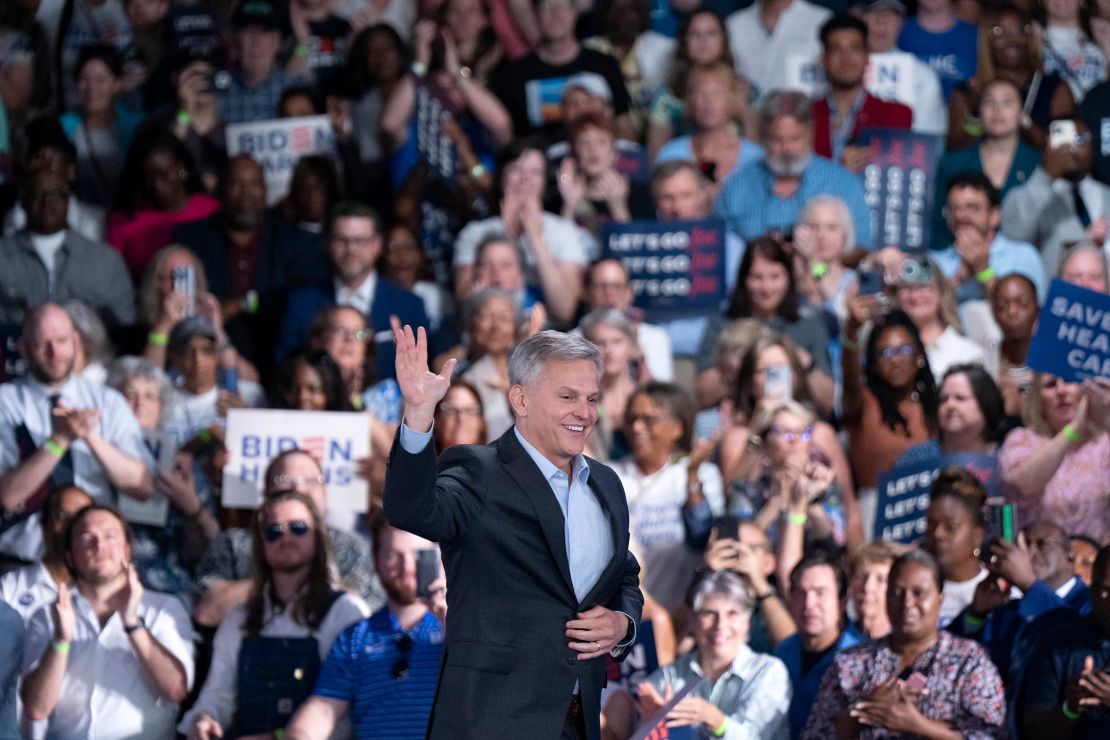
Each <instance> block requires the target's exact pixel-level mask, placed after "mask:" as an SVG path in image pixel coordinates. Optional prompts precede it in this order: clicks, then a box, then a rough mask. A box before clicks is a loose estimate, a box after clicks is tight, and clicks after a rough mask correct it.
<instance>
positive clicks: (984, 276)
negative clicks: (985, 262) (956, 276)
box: [975, 267, 994, 283]
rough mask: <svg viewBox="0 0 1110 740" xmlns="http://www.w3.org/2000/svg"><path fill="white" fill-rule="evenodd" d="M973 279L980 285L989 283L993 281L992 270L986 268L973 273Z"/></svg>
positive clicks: (991, 268)
mask: <svg viewBox="0 0 1110 740" xmlns="http://www.w3.org/2000/svg"><path fill="white" fill-rule="evenodd" d="M975 279H976V280H978V281H979V282H981V283H989V282H990V281H991V280H994V268H993V267H988V268H987V269H985V270H982V271H980V272H977V273H975Z"/></svg>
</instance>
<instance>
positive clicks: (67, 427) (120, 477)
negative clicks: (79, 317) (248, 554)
mask: <svg viewBox="0 0 1110 740" xmlns="http://www.w3.org/2000/svg"><path fill="white" fill-rule="evenodd" d="M79 341H80V338H79V337H78V336H77V331H76V330H75V329H74V327H73V322H72V321H71V320H70V317H69V314H67V313H66V311H65V309H63V308H62V307H61V306H58V305H57V304H54V303H45V304H43V305H41V306H39V307H37V308H35V309H33V310H32V311H31V312H30V313H29V314H28V315H27V318H26V320H25V321H24V323H23V337H22V339H21V340H20V347H21V350H22V353H23V356H24V358H26V360H27V364H28V375H26V376H25V377H22V378H19V379H17V380H14V381H12V382H10V383H6V384H4V385H2V386H0V563H3V564H5V565H7V566H9V567H10V566H12V565H24V564H26V563H28V562H33V561H36V560H38V559H39V558H40V557H41V556H42V551H43V534H42V527H41V526H40V524H39V520H38V517H34V516H32V514H34V513H35V512H36V511H38V510H39V508H40V507H41V506H42V502H43V499H45V497H46V493H47V491H49V489H51V488H53V487H55V486H60V485H64V484H74V483H75V484H77V485H78V486H80V487H81V488H82V489H84V490H85V491H87V492H88V493H89V495H90V496H92V497H93V498H94V499H95V500H97V501H99V502H106V501H112V500H113V497H114V495H115V491H120V492H123V493H126V494H128V495H129V496H133V497H135V498H138V499H141V500H142V499H147V498H149V497H150V494H151V492H152V491H153V484H154V479H153V477H152V474H151V470H152V469H153V467H154V462H153V460H152V459H151V457H150V453H149V452H148V451H147V448H146V445H145V444H144V443H143V435H142V430H140V429H139V424H138V422H137V421H136V420H135V416H134V415H133V414H132V413H131V409H130V408H128V406H127V402H126V401H125V400H124V398H123V396H121V395H120V394H119V393H118V392H117V391H115V390H113V389H111V388H108V387H106V386H99V385H94V384H93V383H90V382H89V381H88V380H86V379H84V378H82V377H81V376H80V375H78V374H76V373H74V372H73V365H74V359H75V357H76V352H77V342H79ZM0 569H3V568H0Z"/></svg>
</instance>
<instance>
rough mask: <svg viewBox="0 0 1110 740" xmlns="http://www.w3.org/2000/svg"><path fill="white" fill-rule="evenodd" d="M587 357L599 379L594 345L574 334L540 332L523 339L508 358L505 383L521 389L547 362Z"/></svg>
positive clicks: (534, 377) (536, 377)
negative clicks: (595, 369)
mask: <svg viewBox="0 0 1110 740" xmlns="http://www.w3.org/2000/svg"><path fill="white" fill-rule="evenodd" d="M578 360H589V361H590V362H592V363H593V364H594V366H595V367H596V368H597V377H598V378H601V371H602V366H601V352H600V351H599V350H598V348H597V346H596V345H595V344H594V343H593V342H591V341H590V340H588V339H586V338H585V337H580V336H577V335H575V334H564V333H563V332H561V331H553V330H551V329H548V330H547V331H541V332H539V333H537V334H533V335H532V336H530V337H528V338H527V339H525V340H524V341H523V342H521V343H520V344H518V345H517V346H516V349H515V350H513V355H512V357H510V358H509V385H520V386H524V387H525V388H527V387H529V386H531V385H533V384H534V383H535V382H536V381H537V380H538V379H539V377H540V373H541V372H543V366H544V364H546V363H548V362H576V361H578Z"/></svg>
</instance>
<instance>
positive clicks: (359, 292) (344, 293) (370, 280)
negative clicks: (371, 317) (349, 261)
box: [334, 270, 378, 306]
mask: <svg viewBox="0 0 1110 740" xmlns="http://www.w3.org/2000/svg"><path fill="white" fill-rule="evenodd" d="M334 282H335V297H336V298H337V299H338V300H339V301H343V300H344V299H350V298H355V299H357V300H358V301H360V302H362V303H365V304H366V305H367V306H369V305H370V304H371V303H372V302H373V300H374V290H375V288H377V287H378V274H377V272H375V271H373V270H371V271H370V274H369V275H367V276H366V279H365V280H363V281H362V284H361V285H359V286H358V287H357V288H355V289H354V290H351V289H350V288H347V287H346V286H344V285H342V284H341V283H340V282H339V281H338V280H335V281H334Z"/></svg>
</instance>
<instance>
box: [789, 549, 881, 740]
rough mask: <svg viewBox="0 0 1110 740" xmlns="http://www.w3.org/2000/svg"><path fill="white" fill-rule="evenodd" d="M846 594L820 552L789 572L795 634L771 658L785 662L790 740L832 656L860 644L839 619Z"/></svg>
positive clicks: (838, 572) (836, 570)
mask: <svg viewBox="0 0 1110 740" xmlns="http://www.w3.org/2000/svg"><path fill="white" fill-rule="evenodd" d="M847 592H848V578H847V576H845V574H844V571H843V570H842V569H841V567H840V565H839V564H837V562H836V560H835V559H833V558H832V557H831V556H830V555H827V554H826V553H824V552H821V551H818V552H815V553H814V554H812V555H808V556H806V557H804V558H802V560H801V561H800V562H799V563H798V564H797V565H795V566H794V570H792V571H790V598H789V602H790V613H791V615H793V617H794V623H795V624H797V625H798V631H797V632H796V633H795V634H793V635H791V636H790V637H788V638H786V639H785V640H783V641H782V642H780V643H779V645H778V647H776V648H775V657H776V658H778V659H779V660H781V661H782V662H783V663H785V664H786V670H788V671H789V672H790V682H791V683H792V684H793V685H794V697H793V698H792V699H791V701H790V737H791V738H794V740H797V738H798V737H799V736H801V733H802V728H804V727H805V726H806V720H807V719H809V712H810V710H811V709H813V705H814V703H815V702H816V701H817V693H818V691H819V690H820V688H821V678H822V677H823V676H824V675H825V671H826V670H828V668H829V666H831V665H832V662H833V656H835V655H836V654H837V653H839V652H840V651H841V650H845V649H847V648H850V647H852V646H853V645H858V644H859V643H861V642H863V641H864V638H863V637H862V636H861V635H860V634H859V633H858V632H856V630H855V628H854V627H852V626H851V625H849V624H848V623H847V620H846V619H845V618H844V603H845V596H846V595H847Z"/></svg>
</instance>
